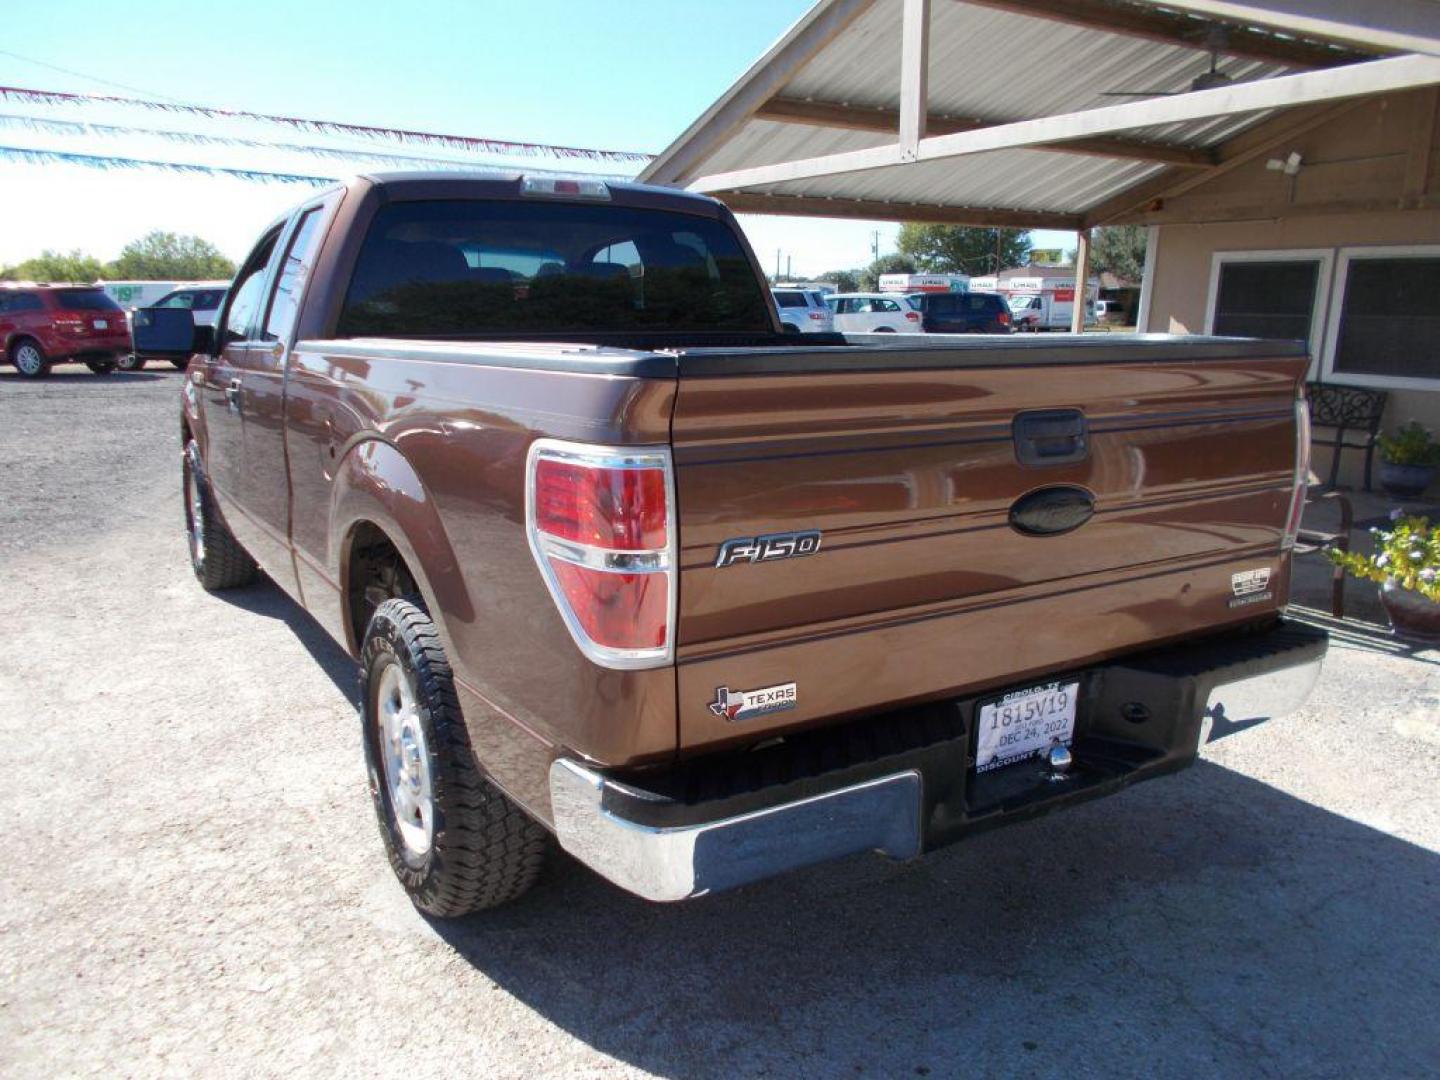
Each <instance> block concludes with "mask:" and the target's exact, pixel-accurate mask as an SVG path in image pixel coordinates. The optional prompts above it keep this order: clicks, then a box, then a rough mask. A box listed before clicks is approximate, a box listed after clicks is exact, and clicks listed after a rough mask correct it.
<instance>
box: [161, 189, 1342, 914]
mask: <svg viewBox="0 0 1440 1080" xmlns="http://www.w3.org/2000/svg"><path fill="white" fill-rule="evenodd" d="M520 243H523V244H525V245H528V246H531V247H533V248H534V249H535V253H536V257H534V258H531V259H529V260H527V261H525V262H522V261H521V260H519V259H518V258H516V257H513V256H511V257H507V259H506V263H507V265H505V266H500V265H496V264H497V263H498V262H500V260H499V259H498V258H495V259H492V258H491V257H490V253H491V250H492V249H502V250H505V251H513V250H514V247H515V245H516V244H520ZM612 251H614V252H619V253H622V255H623V261H618V260H615V259H614V256H612V254H611V253H612ZM637 271H638V272H637ZM765 289H766V283H765V280H764V278H763V277H762V274H761V269H760V267H759V265H758V263H757V262H756V260H755V257H754V255H753V253H752V252H751V251H750V249H749V248H748V246H747V245H746V243H745V240H744V237H743V235H742V234H741V232H740V230H739V227H738V225H737V223H736V221H735V218H734V216H733V215H732V214H731V212H730V211H729V210H728V209H727V208H726V207H725V206H723V205H722V204H720V203H718V202H716V201H714V200H711V199H707V198H705V197H703V196H699V195H694V194H690V193H686V192H682V191H675V190H671V189H665V188H653V187H642V186H638V185H632V184H624V183H609V182H605V181H600V180H596V179H594V178H590V177H587V178H580V179H574V180H569V179H555V178H550V177H543V178H530V177H523V178H516V177H514V176H509V177H499V176H497V177H487V176H475V175H462V174H443V173H442V174H435V173H424V174H408V175H407V174H388V175H387V174H380V175H371V176H366V177H359V178H356V179H353V180H350V181H348V182H347V183H346V184H345V185H343V186H339V187H334V188H331V189H329V190H328V191H322V192H319V193H316V194H313V195H312V196H311V197H310V198H309V199H307V200H306V201H305V202H303V203H301V204H300V205H299V206H298V207H297V208H296V209H295V210H294V211H293V212H292V213H290V214H289V215H287V216H286V217H284V218H282V219H281V220H280V221H278V222H276V223H275V224H274V225H273V226H271V227H270V228H268V229H267V230H266V231H265V232H264V233H263V234H262V235H261V237H260V239H259V241H258V242H257V243H256V245H255V247H254V250H253V251H252V252H251V254H250V255H249V256H248V257H247V258H246V260H245V261H244V263H243V264H242V266H241V269H240V273H239V276H238V277H237V278H236V282H235V285H234V287H233V289H232V290H231V292H230V294H229V296H228V297H227V299H226V301H225V304H224V306H223V307H222V309H221V314H220V319H219V322H218V324H217V326H216V328H215V329H214V331H213V332H212V331H211V330H210V328H208V327H199V328H196V327H195V325H194V319H193V316H192V314H191V312H189V311H186V310H184V309H176V308H150V309H143V310H141V311H139V312H137V313H136V317H135V328H136V330H135V332H136V335H137V337H138V338H139V342H138V343H139V345H140V347H141V351H142V353H144V354H145V355H163V354H165V353H174V354H176V355H189V356H190V360H189V371H188V376H187V378H186V379H185V380H184V382H183V388H182V393H181V400H180V402H179V405H180V409H181V416H180V420H181V439H182V445H183V447H184V453H183V455H182V475H181V483H182V487H183V491H184V493H185V497H184V499H183V500H182V502H183V507H184V515H185V517H184V520H185V527H186V534H187V536H188V538H189V548H190V559H191V563H192V566H193V568H194V572H195V575H196V577H197V578H198V579H199V581H200V583H201V584H202V585H203V586H204V587H205V588H207V589H224V588H229V587H232V586H239V585H243V584H245V583H246V582H249V581H250V580H251V579H252V578H253V577H254V575H255V574H256V572H257V566H258V567H260V568H263V569H264V570H265V572H266V573H267V574H268V575H269V576H270V578H271V579H272V580H273V581H274V582H275V583H276V584H277V585H278V586H279V587H280V588H281V589H283V590H284V591H286V592H287V593H289V594H290V595H291V596H293V597H294V598H295V600H296V602H297V603H298V604H300V605H302V606H303V607H304V608H305V609H306V610H308V611H309V612H310V613H311V614H312V615H313V616H314V617H315V618H316V619H317V620H318V621H319V624H320V625H321V626H323V627H324V628H325V629H326V630H327V631H328V632H329V633H330V634H331V635H333V636H334V637H335V639H336V640H337V641H338V642H340V643H341V644H342V645H343V647H344V648H345V649H346V650H347V651H348V652H349V653H350V654H351V655H352V656H353V657H355V659H356V661H357V663H358V665H359V668H360V681H359V700H360V721H361V733H362V743H363V746H364V748H365V755H366V762H367V768H368V773H369V779H370V789H371V792H372V795H373V801H374V805H375V811H376V814H377V816H378V819H379V823H380V832H381V838H382V841H383V843H384V845H385V849H386V853H387V856H388V858H389V861H390V864H391V866H392V867H393V869H394V871H395V874H396V876H397V878H398V879H399V881H400V882H401V884H402V885H403V887H404V888H405V890H406V891H407V892H408V893H409V895H410V897H411V899H412V901H413V902H414V903H415V905H416V906H417V907H419V908H420V909H421V910H422V911H425V912H428V913H431V914H433V915H440V916H458V915H463V914H466V913H468V912H471V911H475V910H478V909H481V908H487V907H492V906H494V905H496V904H500V903H503V902H505V901H507V900H510V899H513V898H514V897H517V896H519V895H520V894H521V893H523V892H524V891H525V890H526V889H527V888H529V886H530V885H531V884H532V883H533V882H534V881H535V880H536V877H537V874H538V873H539V871H540V868H541V864H542V863H543V861H544V859H545V858H546V854H547V850H548V849H549V848H550V846H551V845H550V844H549V843H548V834H550V833H553V834H554V835H555V836H556V837H558V840H559V844H560V846H561V847H562V848H563V849H564V850H566V851H567V852H569V853H570V854H571V855H573V856H574V857H575V858H577V859H579V860H580V861H581V862H583V863H585V864H587V865H588V866H590V867H592V868H593V869H595V870H596V871H597V872H598V873H600V874H602V875H604V876H605V877H607V878H609V879H610V880H611V881H613V882H616V883H617V884H619V885H620V886H622V887H624V888H626V889H629V890H631V891H633V892H635V893H637V894H639V895H641V896H644V897H647V898H649V899H652V900H678V899H682V898H685V897H689V896H698V895H701V894H705V893H710V892H717V891H720V890H722V889H726V888H730V887H733V886H737V885H741V884H744V883H746V882H749V881H754V880H757V879H760V878H764V877H767V876H769V875H772V874H776V873H779V872H780V871H782V870H786V869H789V868H793V867H798V866H805V865H809V864H812V863H816V862H820V861H822V860H826V859H832V858H837V857H839V856H842V855H848V854H852V853H858V852H862V851H870V850H876V849H878V850H880V851H884V852H886V853H888V854H890V855H892V856H896V857H900V858H910V857H914V856H918V855H920V854H921V853H922V852H924V851H926V850H928V849H930V848H934V847H938V846H940V845H943V844H946V843H950V842H952V841H955V840H959V839H961V838H962V837H964V836H967V835H969V834H971V833H974V832H978V831H980V830H983V829H988V828H990V827H992V826H995V825H998V824H1002V823H1005V822H1013V821H1020V820H1025V819H1028V818H1032V817H1034V816H1036V815H1038V814H1042V813H1045V812H1047V811H1050V810H1056V809H1060V808H1063V807H1068V806H1071V805H1075V804H1078V803H1081V802H1084V801H1086V800H1088V799H1092V798H1094V797H1096V796H1100V795H1106V794H1109V793H1112V792H1116V791H1120V790H1122V789H1124V788H1126V787H1128V786H1129V785H1131V784H1132V783H1134V782H1137V781H1142V780H1147V779H1150V778H1153V777H1158V776H1161V775H1163V774H1166V773H1170V772H1174V771H1176V770H1179V769H1181V768H1184V767H1185V766H1187V765H1189V764H1190V763H1191V762H1193V761H1194V760H1195V758H1196V755H1197V753H1198V752H1199V748H1200V746H1201V744H1202V743H1203V742H1204V740H1205V738H1206V718H1207V717H1211V718H1214V717H1216V716H1223V717H1224V718H1225V719H1226V720H1228V721H1230V722H1232V723H1233V722H1238V721H1240V720H1242V719H1245V718H1248V717H1253V716H1261V715H1263V716H1275V715H1278V714H1279V713H1281V712H1283V711H1285V709H1287V708H1289V707H1293V706H1294V705H1295V704H1296V703H1297V701H1299V700H1302V699H1303V698H1304V696H1305V694H1306V693H1308V691H1309V688H1310V687H1311V686H1312V685H1313V683H1314V679H1315V678H1316V677H1317V675H1318V672H1319V668H1320V663H1321V659H1322V657H1323V655H1324V652H1325V648H1326V640H1327V639H1326V636H1325V632H1324V631H1323V630H1320V629H1315V628H1311V627H1308V626H1306V625H1304V624H1300V623H1295V622H1290V621H1288V620H1287V619H1286V617H1285V606H1286V603H1287V601H1288V592H1289V583H1290V570H1291V551H1292V547H1293V545H1294V541H1295V537H1296V530H1297V528H1298V524H1299V520H1300V510H1301V508H1302V506H1303V505H1304V495H1305V479H1306V474H1307V470H1308V462H1307V448H1308V445H1309V444H1308V441H1307V440H1306V439H1305V438H1304V432H1305V429H1306V427H1305V417H1306V411H1305V409H1306V406H1305V396H1304V393H1303V390H1304V381H1303V380H1304V377H1305V371H1306V367H1307V365H1308V359H1307V357H1306V355H1305V351H1304V347H1303V345H1301V344H1300V343H1298V342H1270V341H1250V340H1241V339H1227V338H1198V337H1169V338H1159V337H1158V336H1157V337H1143V338H1139V339H1132V340H1125V341H1118V342H1117V341H1116V340H1115V339H1114V338H1111V337H1107V338H1099V339H1095V338H1091V339H1086V338H1080V339H1076V340H1066V341H1062V342H1061V343H1060V344H1058V345H1051V344H1049V343H1043V342H1036V341H1034V340H1025V339H1018V338H1015V337H1009V336H1007V337H999V336H996V337H972V338H958V337H956V338H939V339H935V340H931V341H927V340H925V339H911V340H901V339H897V341H896V342H893V343H878V344H877V343H874V342H873V340H871V341H869V342H868V343H865V344H853V343H852V344H847V343H846V342H845V340H844V339H843V338H840V337H839V336H838V335H836V336H835V337H833V338H828V339H822V340H823V341H824V343H825V344H826V345H827V346H829V347H826V348H814V347H812V346H813V345H815V344H816V343H817V342H816V338H814V337H806V336H801V335H795V334H786V333H783V332H782V330H781V326H780V323H779V319H778V317H777V314H776V309H775V308H774V306H773V305H772V304H771V303H770V302H769V299H768V297H766V295H765ZM885 299H892V298H888V297H887V298H885ZM912 310H913V309H912ZM857 314H858V313H857ZM887 314H893V312H889V313H887ZM915 314H916V315H917V317H918V314H919V313H918V312H915ZM902 317H903V313H902ZM873 328H874V327H873V325H868V326H865V327H863V329H865V330H867V331H868V330H870V329H873ZM192 354H193V355H192ZM1077 390H1078V391H1079V396H1078V397H1077ZM1156 417H1163V418H1164V421H1163V422H1156V419H1155V418H1156ZM1092 423H1093V426H1091V425H1092ZM177 662H180V663H183V662H184V658H183V657H182V658H179V659H177ZM251 667H253V668H254V669H255V671H257V672H259V671H261V668H262V665H259V664H251ZM238 707H241V706H240V705H238V704H237V708H238ZM246 707H251V706H249V705H248V704H247V706H246ZM1255 710H1259V711H1255ZM271 711H272V712H273V713H274V714H275V718H276V722H279V723H283V722H284V720H285V714H286V706H285V703H283V702H275V703H274V705H273V708H272V710H271ZM1262 737H1263V736H1262ZM234 752H236V753H241V752H243V749H242V748H239V747H237V748H236V749H235V751H234ZM1198 782H1200V783H1204V782H1205V781H1204V779H1203V778H1201V779H1200V780H1199V781H1198ZM1217 797H1218V796H1217ZM1158 805H1160V804H1157V806H1158ZM1156 813H1157V814H1162V815H1163V809H1162V810H1157V811H1156ZM1089 820H1091V821H1094V820H1096V819H1094V818H1093V817H1092V818H1091V819H1089ZM1186 827H1202V826H1201V825H1199V824H1196V823H1190V824H1189V825H1187V826H1186ZM287 828H288V829H289V831H288V833H287V836H286V842H288V843H296V844H306V843H315V844H324V843H325V842H326V838H325V837H324V836H323V835H320V834H307V833H305V831H304V828H305V827H304V823H303V822H298V823H297V822H295V821H291V822H290V823H289V825H288V826H287ZM297 830H298V831H297ZM1030 840H1031V841H1033V840H1034V837H1033V836H1032V837H1031V838H1030ZM1080 847H1083V845H1081V846H1080ZM1080 847H1075V848H1072V849H1071V850H1072V854H1073V852H1074V851H1076V850H1080Z"/></svg>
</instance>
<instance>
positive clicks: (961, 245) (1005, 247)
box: [895, 221, 1030, 274]
mask: <svg viewBox="0 0 1440 1080" xmlns="http://www.w3.org/2000/svg"><path fill="white" fill-rule="evenodd" d="M895 246H896V247H898V248H899V249H900V252H901V254H903V255H907V256H909V257H910V258H911V259H913V260H914V261H915V263H916V265H917V266H919V267H920V269H921V270H923V271H926V272H927V273H935V274H995V273H999V272H1000V271H1001V270H1004V269H1006V268H1007V267H1011V266H1019V265H1020V264H1021V263H1023V262H1024V261H1025V257H1026V256H1027V255H1028V254H1029V252H1030V234H1029V233H1028V232H1026V231H1025V230H1024V229H975V228H971V227H969V226H967V225H922V224H919V223H918V222H913V221H907V222H906V223H905V224H904V225H901V226H900V235H899V238H898V239H897V240H896V242H895Z"/></svg>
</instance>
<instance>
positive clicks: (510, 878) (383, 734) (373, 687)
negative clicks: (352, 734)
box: [360, 599, 550, 918]
mask: <svg viewBox="0 0 1440 1080" xmlns="http://www.w3.org/2000/svg"><path fill="white" fill-rule="evenodd" d="M360 719H361V723H362V725H363V730H362V732H361V735H362V741H363V742H364V744H365V763H366V766H367V768H368V771H369V777H370V797H371V799H372V800H373V801H374V804H375V814H376V817H377V818H378V819H379V825H380V836H381V838H382V839H383V840H384V843H385V852H386V854H387V855H388V856H389V858H390V866H391V868H392V869H393V870H394V871H395V876H396V877H397V878H399V879H400V883H401V884H402V885H403V886H404V887H405V891H406V892H407V893H408V894H409V896H410V900H411V902H412V903H413V904H414V905H415V906H416V907H417V908H419V909H420V910H421V911H423V912H424V913H425V914H427V915H435V916H439V917H441V918H455V917H458V916H461V915H469V914H470V913H472V912H475V911H482V910H484V909H486V908H493V907H497V906H498V905H500V904H504V903H506V902H507V901H510V900H514V899H516V898H517V897H519V896H520V895H521V894H523V893H525V892H526V891H527V890H528V889H529V888H530V887H531V886H532V885H533V884H535V879H536V878H537V877H539V875H540V870H541V868H542V867H543V865H544V862H545V855H546V852H547V851H548V850H549V847H550V838H549V834H548V833H547V832H546V831H545V829H544V828H543V827H542V826H541V825H540V824H539V823H537V822H536V821H534V820H533V819H532V818H531V817H530V816H529V815H528V814H526V813H525V812H524V811H523V810H521V809H520V808H519V807H518V806H517V805H515V803H513V802H511V801H510V799H509V798H508V797H506V795H505V794H504V793H503V792H502V791H501V790H500V789H499V788H498V787H496V786H495V785H494V784H492V783H491V782H490V781H489V780H488V779H487V778H486V777H485V775H484V774H483V773H482V772H481V771H480V769H479V767H478V765H477V764H476V762H475V755H474V752H473V751H472V750H471V747H470V737H469V735H468V734H467V732H466V730H465V720H464V717H463V716H461V714H460V701H459V699H458V698H457V697H456V694H455V683H454V677H453V675H452V673H451V670H450V661H449V660H447V659H446V657H445V649H444V647H443V646H442V645H441V643H440V636H439V634H438V633H437V632H436V630H435V624H434V623H433V622H432V621H431V620H430V616H429V615H428V614H427V613H426V612H425V610H424V609H423V608H422V607H421V606H420V605H419V603H418V602H416V601H415V600H411V599H393V600H386V601H385V602H384V603H382V604H381V605H380V606H379V607H377V608H376V609H375V614H374V615H373V616H371V618H370V625H369V627H368V628H367V629H366V631H365V642H364V645H363V646H362V648H361V651H360Z"/></svg>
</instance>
